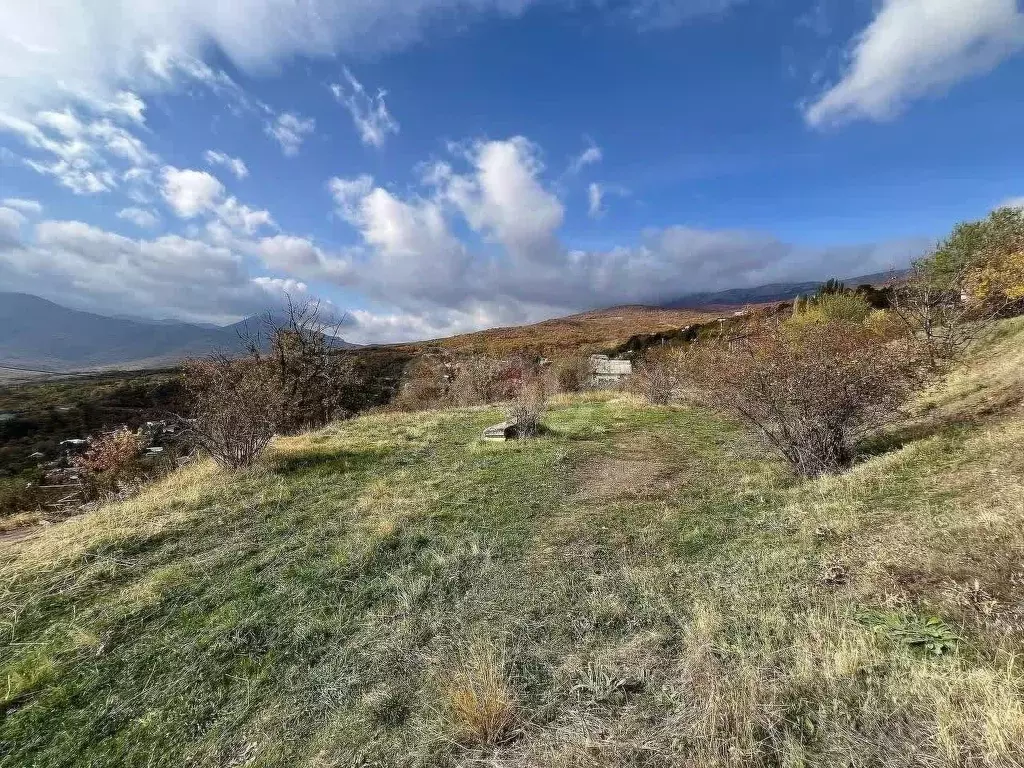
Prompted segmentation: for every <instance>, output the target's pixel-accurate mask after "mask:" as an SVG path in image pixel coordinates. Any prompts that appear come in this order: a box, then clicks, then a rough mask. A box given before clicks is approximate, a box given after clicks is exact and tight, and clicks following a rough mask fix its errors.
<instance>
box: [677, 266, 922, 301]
mask: <svg viewBox="0 0 1024 768" xmlns="http://www.w3.org/2000/svg"><path fill="white" fill-rule="evenodd" d="M906 274H907V270H905V269H893V270H891V271H889V272H875V273H872V274H870V275H856V276H855V277H846V278H843V279H842V282H843V283H845V284H846V285H848V286H850V287H856V286H858V285H876V286H877V285H883V284H886V283H890V282H892V281H893V280H899V279H900V278H902V277H903V276H904V275H906ZM825 282H826V281H825V280H803V281H800V282H793V283H768V284H767V285H756V286H753V287H751V288H727V289H726V290H724V291H711V292H705V293H690V294H687V295H685V296H680V297H679V298H676V299H671V300H669V301H666V302H664V306H666V307H670V308H687V307H689V308H692V309H700V308H703V307H713V306H737V305H738V306H743V305H744V304H764V303H770V302H778V301H789V300H791V299H793V298H795V297H796V296H799V295H801V294H802V295H804V296H807V295H810V294H813V293H816V292H817V291H818V289H819V288H821V286H823V285H824V284H825Z"/></svg>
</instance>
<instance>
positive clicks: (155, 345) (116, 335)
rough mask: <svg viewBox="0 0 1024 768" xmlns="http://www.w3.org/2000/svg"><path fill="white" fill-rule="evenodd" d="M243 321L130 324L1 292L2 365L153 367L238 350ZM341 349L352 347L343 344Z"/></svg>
mask: <svg viewBox="0 0 1024 768" xmlns="http://www.w3.org/2000/svg"><path fill="white" fill-rule="evenodd" d="M247 322H249V321H242V322H240V323H236V324H234V325H229V326H226V327H223V328H217V327H208V326H201V325H193V324H190V323H181V322H173V321H166V320H162V321H157V322H153V321H147V320H131V319H126V318H123V317H121V318H118V317H106V316H103V315H97V314H93V313H91V312H81V311H79V310H74V309H68V308H67V307H62V306H60V305H59V304H55V303H53V302H52V301H47V300H46V299H41V298H39V297H38V296H29V295H27V294H23V293H0V366H4V365H8V366H13V367H19V368H33V369H37V370H44V371H52V372H55V373H57V372H64V371H71V370H75V371H78V370H93V369H102V368H151V367H159V366H162V365H171V364H174V363H177V362H179V361H181V360H183V359H184V358H186V357H192V356H197V355H204V354H208V353H210V352H213V351H217V350H222V351H226V352H234V351H238V350H240V349H241V347H242V342H241V340H240V339H239V336H238V330H239V329H240V328H243V327H244V325H245V323H247ZM339 345H341V346H353V345H350V344H348V342H344V341H341V340H339Z"/></svg>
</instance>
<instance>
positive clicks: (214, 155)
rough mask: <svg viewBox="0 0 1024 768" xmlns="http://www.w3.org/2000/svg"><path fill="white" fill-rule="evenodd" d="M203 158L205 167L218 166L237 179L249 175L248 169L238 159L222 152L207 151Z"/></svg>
mask: <svg viewBox="0 0 1024 768" xmlns="http://www.w3.org/2000/svg"><path fill="white" fill-rule="evenodd" d="M203 158H204V159H205V160H206V164H207V165H220V166H223V167H225V168H227V169H228V170H229V171H231V172H232V173H233V174H234V175H235V178H237V179H244V178H245V177H246V176H248V175H249V168H248V166H246V164H245V161H243V160H242V158H240V157H231V155H228V154H225V153H224V152H216V151H214V150H212V149H208V150H206V153H205V154H204V155H203Z"/></svg>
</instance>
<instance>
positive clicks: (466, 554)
mask: <svg viewBox="0 0 1024 768" xmlns="http://www.w3.org/2000/svg"><path fill="white" fill-rule="evenodd" d="M1022 397H1024V323H1022V322H1021V321H1020V320H1017V321H1014V322H1012V323H1010V324H1007V325H1005V326H1004V327H1003V329H1002V334H1001V337H1000V338H999V340H998V341H997V342H995V343H994V344H993V345H991V346H990V347H989V348H988V349H987V350H986V351H985V354H984V355H983V356H981V357H979V359H978V361H977V362H976V363H975V364H974V365H973V366H972V367H971V368H970V369H968V370H966V371H963V372H960V373H958V374H956V375H954V376H952V377H950V379H949V380H948V381H947V382H946V383H945V384H944V385H943V386H941V387H938V388H936V389H935V390H934V391H932V392H929V393H928V394H927V395H926V396H924V397H923V398H922V399H921V400H919V401H918V402H917V403H916V405H915V409H914V415H912V417H910V418H909V419H908V422H907V424H905V425H902V426H901V428H900V429H898V430H895V431H894V432H893V433H892V434H890V435H888V436H887V437H886V439H885V440H879V441H877V443H876V444H875V445H874V446H873V447H872V448H871V449H870V450H869V451H868V455H866V456H865V457H864V460H863V461H862V462H861V463H860V464H858V466H856V467H855V468H854V469H853V470H851V471H849V472H848V473H847V474H845V475H843V476H839V477H832V478H823V479H819V480H814V481H798V480H796V479H795V478H794V477H793V476H792V475H791V474H790V473H789V470H788V469H786V468H785V467H784V466H783V465H781V464H780V463H779V462H778V461H777V460H775V459H774V458H772V457H770V456H769V455H767V454H765V453H764V451H763V450H762V449H761V448H760V447H759V446H758V445H757V444H756V443H754V442H753V441H752V440H751V438H750V437H749V435H748V434H747V433H745V432H744V431H743V430H742V429H740V428H739V427H738V426H737V425H736V424H733V423H730V422H727V421H724V420H722V419H720V418H718V417H714V416H711V415H709V414H707V413H704V412H701V411H698V410H694V409H690V408H685V407H662V408H655V407H649V406H645V405H642V404H640V403H638V402H636V401H634V400H631V399H629V398H626V397H622V396H616V395H614V394H596V395H591V396H575V397H569V398H565V399H562V400H559V401H557V402H556V403H555V405H554V408H553V410H552V411H551V412H550V414H549V415H548V417H547V425H548V428H549V431H548V434H547V435H546V436H545V437H543V438H541V439H538V440H536V441H524V442H517V443H507V444H506V443H501V444H484V443H481V442H480V441H479V440H478V437H479V434H480V430H481V429H482V428H483V427H484V426H486V425H488V424H490V423H493V422H494V421H495V420H497V419H498V418H499V416H500V412H498V411H496V410H493V409H469V410H454V411H450V412H428V413H421V414H379V415H372V416H364V417H360V418H357V419H354V420H352V421H348V422H345V423H342V424H337V425H333V426H331V427H328V428H327V429H324V430H322V431H319V432H316V433H312V434H308V435H304V436H300V437H295V438H289V439H282V440H280V441H278V442H277V444H276V445H275V448H274V451H273V454H272V456H271V457H270V458H269V459H268V460H267V462H266V465H265V466H264V467H263V468H261V469H259V470H258V471H254V472H251V473H247V474H240V475H236V476H231V475H227V474H224V473H222V472H219V471H217V470H216V469H215V468H214V467H213V466H212V465H211V464H209V463H199V464H195V465H192V466H188V467H186V468H184V469H182V470H180V471H179V472H178V473H176V474H175V475H172V476H171V477H170V478H168V479H167V480H165V481H162V482H161V483H159V484H157V485H156V486H154V487H152V488H150V489H148V490H146V491H145V492H143V493H142V494H141V495H139V496H137V497H135V498H133V499H130V500H128V501H126V502H123V503H120V504H115V505H110V506H106V507H103V508H101V509H99V510H97V511H95V512H93V513H90V514H88V515H86V516H83V517H81V518H79V519H76V520H72V521H69V522H67V523H63V524H60V525H58V526H53V527H52V528H50V529H47V530H46V531H45V532H43V533H42V534H41V535H39V536H37V537H35V538H32V539H26V540H23V541H20V542H17V543H7V544H6V545H0V583H2V584H3V585H4V587H3V592H2V593H0V613H2V615H3V617H4V619H3V620H4V622H5V627H6V630H5V632H4V633H3V636H2V640H0V642H2V643H3V654H2V655H0V673H2V675H3V678H4V679H5V680H6V681H7V685H6V690H5V691H4V692H3V693H2V695H3V698H2V699H0V702H2V703H0V706H2V708H3V711H4V717H3V718H2V719H0V766H5V767H6V766H10V767H11V768H13V767H14V766H27V765H33V766H47V767H49V766H80V765H82V766H84V765H89V766H134V765H147V766H181V765H189V766H210V767H211V768H212V767H213V766H218V767H221V766H261V767H263V766H289V767H290V766H309V767H312V766H317V767H320V766H453V765H489V766H506V767H508V768H512V767H513V766H515V767H516V768H518V767H520V766H552V767H553V766H563V767H568V766H577V767H579V768H584V766H586V767H589V766H609V767H610V766H616V767H618V766H622V767H625V766H692V767H694V768H696V767H697V766H702V767H703V766H736V767H737V768H738V767H739V766H782V765H786V766H797V765H804V766H825V765H829V766H832V765H858V766H867V765H871V766H909V765H920V766H950V767H952V766H993V767H994V766H1007V767H1008V766H1020V765H1022V764H1024V670H1022V668H1021V665H1020V663H1019V656H1020V654H1021V653H1022V652H1024V640H1022V633H1024V452H1022V450H1021V446H1022V441H1024V410H1022V406H1021V402H1022ZM872 454H873V455H872Z"/></svg>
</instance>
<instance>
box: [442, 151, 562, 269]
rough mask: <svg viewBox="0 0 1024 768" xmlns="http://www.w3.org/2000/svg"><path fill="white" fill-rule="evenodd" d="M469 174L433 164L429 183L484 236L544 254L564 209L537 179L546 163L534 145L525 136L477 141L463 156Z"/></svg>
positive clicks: (509, 246) (515, 249) (521, 251)
mask: <svg viewBox="0 0 1024 768" xmlns="http://www.w3.org/2000/svg"><path fill="white" fill-rule="evenodd" d="M465 157H466V159H467V160H468V161H469V162H470V163H471V164H472V166H473V171H472V173H469V174H461V175H460V174H455V173H452V172H451V169H450V168H449V167H448V166H445V165H438V166H435V167H434V169H433V171H432V173H431V179H430V180H431V181H432V182H433V183H434V184H436V185H437V186H438V187H439V190H440V195H441V197H442V198H443V199H444V200H446V201H447V202H449V203H450V204H452V205H454V206H455V207H456V208H457V209H458V210H459V211H460V212H461V213H462V214H463V216H465V218H466V221H467V222H468V223H469V225H470V226H471V227H472V228H473V229H474V230H476V231H477V232H480V233H481V234H483V235H484V236H486V237H488V238H489V239H492V240H494V241H496V242H499V243H501V244H502V245H504V246H505V247H506V248H507V249H509V250H510V251H513V252H515V253H518V254H522V255H527V254H532V255H538V256H539V255H541V254H542V252H543V251H544V249H545V248H546V246H547V245H548V244H549V242H550V240H551V238H552V236H553V235H554V232H555V230H556V229H558V227H559V226H561V224H562V218H563V216H564V214H565V210H564V208H563V206H562V203H561V201H560V200H559V199H558V197H557V196H556V195H555V194H554V193H552V192H550V191H548V190H547V189H546V188H545V187H544V186H543V184H542V183H541V182H540V180H539V178H538V177H539V175H540V174H541V173H542V172H543V170H544V166H543V164H542V163H541V160H540V151H539V149H538V148H537V146H536V145H534V144H533V143H532V142H530V141H529V140H528V139H526V138H524V137H522V136H515V137H513V138H511V139H507V140H505V141H488V142H478V143H476V144H473V145H472V146H471V147H470V148H469V149H468V150H467V151H466V154H465Z"/></svg>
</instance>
